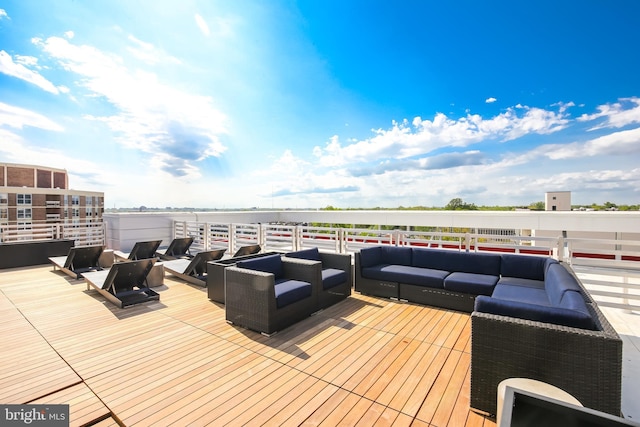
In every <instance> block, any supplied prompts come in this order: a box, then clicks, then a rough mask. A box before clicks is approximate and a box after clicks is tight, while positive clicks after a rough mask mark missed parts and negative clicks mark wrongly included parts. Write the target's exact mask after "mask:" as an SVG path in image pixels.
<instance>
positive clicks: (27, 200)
mask: <svg viewBox="0 0 640 427" xmlns="http://www.w3.org/2000/svg"><path fill="white" fill-rule="evenodd" d="M16 203H17V204H19V205H30V204H31V194H18V195H17V201H16Z"/></svg>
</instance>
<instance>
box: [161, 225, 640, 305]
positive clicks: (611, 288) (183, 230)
mask: <svg viewBox="0 0 640 427" xmlns="http://www.w3.org/2000/svg"><path fill="white" fill-rule="evenodd" d="M433 228H434V230H438V231H413V230H406V229H393V230H384V229H380V228H366V227H364V226H362V227H321V226H310V225H288V224H214V223H198V222H188V221H187V222H185V221H175V222H174V230H173V233H174V237H189V236H191V237H194V244H193V246H192V252H198V251H201V250H210V249H216V248H227V249H228V253H234V252H235V251H236V250H237V249H238V248H240V247H241V246H245V245H254V244H259V245H261V246H262V248H263V250H265V251H282V252H286V251H294V250H301V249H306V248H311V247H318V248H319V249H320V250H324V251H329V252H337V253H354V252H357V251H359V250H360V249H362V248H366V247H370V246H377V245H396V246H412V247H429V248H439V249H447V250H458V251H468V252H496V253H516V254H523V255H539V256H551V257H554V258H556V259H559V260H561V261H564V262H567V263H569V264H570V265H571V266H572V267H573V268H574V269H575V270H576V272H577V273H578V274H579V275H581V276H583V277H581V279H583V281H584V282H585V285H587V286H588V287H589V288H590V291H591V292H592V294H593V296H594V298H595V299H596V300H597V301H598V303H599V304H602V305H607V306H613V307H618V308H624V309H628V310H640V242H637V241H626V240H625V241H623V240H611V239H598V238H589V239H586V238H566V237H563V236H557V237H540V236H521V235H518V234H517V233H515V232H513V233H506V232H499V231H500V230H496V232H493V230H487V229H483V230H481V231H482V233H473V232H460V231H446V230H445V231H442V229H438V228H437V227H433Z"/></svg>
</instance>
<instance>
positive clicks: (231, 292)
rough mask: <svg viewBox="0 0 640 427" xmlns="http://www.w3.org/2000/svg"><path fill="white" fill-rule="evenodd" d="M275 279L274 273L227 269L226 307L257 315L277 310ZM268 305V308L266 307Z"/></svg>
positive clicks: (237, 268) (234, 268) (236, 268)
mask: <svg viewBox="0 0 640 427" xmlns="http://www.w3.org/2000/svg"><path fill="white" fill-rule="evenodd" d="M274 284H275V278H274V276H273V274H272V273H265V272H262V271H256V270H249V269H246V268H239V267H229V268H227V269H226V280H225V305H226V306H227V308H233V307H234V306H236V307H238V306H239V307H242V309H243V310H251V311H255V313H267V312H268V311H270V310H275V309H276V295H275V287H274ZM265 305H266V306H265Z"/></svg>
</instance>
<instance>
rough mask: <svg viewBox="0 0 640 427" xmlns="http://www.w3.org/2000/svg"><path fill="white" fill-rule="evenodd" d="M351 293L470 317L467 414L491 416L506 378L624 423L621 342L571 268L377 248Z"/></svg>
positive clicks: (362, 261)
mask: <svg viewBox="0 0 640 427" xmlns="http://www.w3.org/2000/svg"><path fill="white" fill-rule="evenodd" d="M355 290H356V291H358V292H360V293H364V294H370V295H376V296H382V297H389V298H394V299H399V300H404V301H410V302H417V303H421V304H426V305H433V306H438V307H444V308H448V309H453V310H459V311H466V312H469V313H471V407H472V408H473V409H475V410H477V411H479V412H483V413H487V414H495V413H496V390H497V387H498V384H499V383H500V381H502V380H504V379H506V378H513V377H525V378H532V379H537V380H540V381H544V382H547V383H550V384H553V385H555V386H556V387H559V388H561V389H563V390H566V391H567V392H569V393H571V394H572V395H573V396H575V397H576V398H577V399H578V400H579V401H580V402H581V403H582V404H583V405H584V406H585V407H589V408H592V409H596V410H599V411H603V412H607V413H610V414H613V415H620V401H621V388H622V341H621V340H620V337H619V336H618V334H617V333H616V332H615V330H614V329H613V328H612V327H611V325H610V324H609V322H608V321H607V319H606V318H605V317H604V316H603V314H602V312H601V311H600V309H599V308H598V306H597V304H596V303H595V302H594V301H593V299H592V298H591V296H590V295H589V293H588V291H587V290H586V289H585V288H584V286H583V285H582V283H581V282H580V280H579V279H578V278H577V277H576V276H575V274H574V273H573V271H572V270H571V268H569V267H568V266H566V265H565V264H564V263H560V262H558V261H556V260H554V259H553V258H549V257H538V256H528V255H515V254H497V253H468V252H459V251H453V250H441V249H428V248H411V247H396V246H376V247H370V248H365V249H362V250H361V251H360V252H359V253H356V254H355Z"/></svg>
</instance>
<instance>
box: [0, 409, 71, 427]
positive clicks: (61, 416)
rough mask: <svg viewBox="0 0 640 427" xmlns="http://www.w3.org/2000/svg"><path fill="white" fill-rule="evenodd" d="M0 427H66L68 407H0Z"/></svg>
mask: <svg viewBox="0 0 640 427" xmlns="http://www.w3.org/2000/svg"><path fill="white" fill-rule="evenodd" d="M0 425H2V426H22V425H32V426H47V427H68V426H69V405H0Z"/></svg>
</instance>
